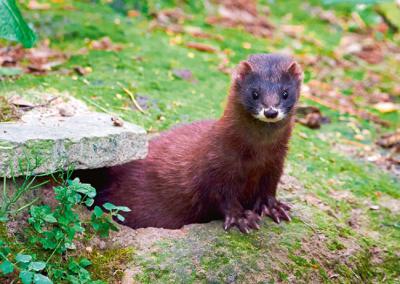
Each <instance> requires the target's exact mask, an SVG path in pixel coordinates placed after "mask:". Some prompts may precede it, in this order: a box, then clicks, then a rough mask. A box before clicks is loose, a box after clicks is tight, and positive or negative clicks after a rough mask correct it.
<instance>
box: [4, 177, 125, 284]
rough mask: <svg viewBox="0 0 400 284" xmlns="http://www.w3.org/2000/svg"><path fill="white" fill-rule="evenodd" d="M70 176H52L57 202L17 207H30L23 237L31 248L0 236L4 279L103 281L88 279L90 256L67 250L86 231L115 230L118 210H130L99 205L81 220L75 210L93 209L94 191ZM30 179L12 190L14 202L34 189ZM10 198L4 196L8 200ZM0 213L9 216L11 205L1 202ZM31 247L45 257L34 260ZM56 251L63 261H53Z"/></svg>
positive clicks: (103, 232) (43, 282)
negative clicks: (18, 246) (20, 247)
mask: <svg viewBox="0 0 400 284" xmlns="http://www.w3.org/2000/svg"><path fill="white" fill-rule="evenodd" d="M71 175H72V171H67V172H66V174H65V173H62V174H61V175H60V177H56V176H54V175H52V177H53V180H54V181H57V182H59V185H58V186H55V187H54V188H53V190H54V196H55V199H56V200H57V201H58V204H57V205H56V206H54V208H52V207H51V206H49V205H47V204H42V205H34V204H33V202H29V203H28V204H26V205H24V206H22V207H21V208H28V207H29V218H28V223H29V228H28V229H27V231H26V232H27V234H26V235H27V238H26V239H27V240H28V243H29V244H30V248H32V253H27V252H25V251H24V252H21V251H18V250H16V249H12V248H11V247H12V246H11V245H10V244H9V242H7V241H5V240H0V246H1V248H0V261H1V262H0V275H3V276H8V277H12V276H14V277H17V275H18V277H19V279H20V281H21V282H22V283H24V284H25V283H38V284H46V283H53V281H55V282H56V283H58V282H68V283H102V282H101V281H95V280H92V279H91V275H90V272H89V271H88V269H87V268H88V267H89V266H90V265H91V262H90V261H89V260H88V259H86V258H79V259H76V258H75V257H72V256H68V255H69V254H67V251H68V250H72V251H73V250H74V249H75V248H76V245H75V243H76V241H77V240H79V239H80V238H83V236H84V235H85V234H90V232H93V231H95V232H97V233H98V234H99V235H100V237H108V236H109V232H110V230H113V231H117V230H118V228H117V226H116V224H115V222H114V220H113V218H117V219H118V220H120V221H123V220H124V217H123V216H122V215H121V214H120V213H119V212H128V211H130V209H129V208H127V207H124V206H115V205H113V204H111V203H105V204H103V206H102V207H103V209H102V208H101V207H100V206H95V208H94V211H93V213H92V214H91V218H90V220H83V219H84V218H83V217H81V216H80V215H79V214H78V211H79V208H80V207H81V206H86V207H91V206H92V205H93V204H94V197H95V196H96V189H95V188H93V187H92V186H91V185H89V184H85V183H81V182H80V181H79V179H78V178H76V179H73V180H72V179H71ZM4 180H5V179H4ZM28 180H29V182H26V183H23V185H22V186H23V188H18V189H17V190H16V191H17V192H19V194H18V196H16V197H15V198H14V199H15V200H18V198H19V197H20V196H21V195H23V194H24V193H26V192H27V191H28V190H29V189H32V188H36V187H34V186H32V184H33V181H32V180H31V179H28ZM42 184H43V183H40V185H42ZM4 188H6V183H4ZM17 197H18V198H17ZM14 199H12V200H14ZM12 200H8V201H7V204H9V203H10V201H12ZM3 211H4V214H3V216H10V214H11V212H10V206H5V207H4V208H3ZM19 211H20V210H19ZM19 211H18V212H19ZM7 220H8V218H7V217H4V218H2V219H1V221H2V222H3V224H4V222H6V221H7ZM28 250H29V249H28ZM34 251H39V252H40V255H41V257H42V259H44V260H45V261H40V260H38V257H37V256H36V255H37V254H36V253H34ZM38 255H39V254H38ZM55 255H58V256H61V255H62V256H63V260H62V261H61V262H60V258H59V257H58V258H57V259H58V260H56V258H55V257H54V256H55ZM53 260H54V261H53ZM10 275H11V276H10Z"/></svg>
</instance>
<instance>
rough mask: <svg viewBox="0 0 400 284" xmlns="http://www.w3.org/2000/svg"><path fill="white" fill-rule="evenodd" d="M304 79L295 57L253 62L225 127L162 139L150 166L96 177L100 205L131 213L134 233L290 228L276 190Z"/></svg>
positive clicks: (230, 103)
mask: <svg viewBox="0 0 400 284" xmlns="http://www.w3.org/2000/svg"><path fill="white" fill-rule="evenodd" d="M302 76H303V75H302V70H301V67H300V65H299V64H298V63H297V62H295V61H294V60H293V59H292V58H291V57H289V56H286V55H280V54H255V55H251V56H249V57H248V59H247V60H246V61H242V62H240V63H239V64H238V66H237V67H236V69H235V71H234V72H233V75H232V83H231V87H230V92H229V95H228V100H227V104H226V107H225V110H224V112H223V115H222V117H221V118H220V119H218V120H208V121H199V122H194V123H191V124H186V125H182V126H178V127H176V128H173V129H171V130H169V131H166V132H164V133H161V134H160V135H159V136H157V137H155V138H153V139H151V140H150V141H149V153H148V156H147V157H146V158H145V159H142V160H136V161H132V162H129V163H127V164H124V165H120V166H115V167H111V168H108V169H102V172H97V173H96V174H95V176H97V186H98V187H99V188H101V190H100V192H99V196H98V197H97V199H96V203H98V204H102V203H104V202H112V203H114V204H121V205H126V206H128V207H129V208H130V209H131V212H129V213H126V214H125V217H126V219H125V221H124V222H123V223H124V224H125V225H128V226H130V227H132V228H142V227H160V228H170V229H177V228H181V227H182V226H183V225H186V224H191V223H204V222H209V221H211V220H215V219H223V220H224V225H223V226H224V229H225V230H229V229H230V228H232V227H237V228H238V229H239V230H240V231H242V232H244V233H248V232H249V231H250V230H251V229H258V228H259V226H260V224H259V222H260V220H261V217H262V216H269V217H271V218H272V219H273V220H274V221H275V222H277V223H279V222H280V221H281V220H286V221H290V216H289V210H290V206H288V205H287V204H285V203H283V202H280V201H278V200H277V198H276V190H277V185H278V182H279V180H280V177H281V175H282V172H283V168H284V160H285V157H286V153H287V150H288V141H289V138H290V135H291V131H292V128H293V124H294V112H295V106H296V103H297V101H298V99H299V94H300V87H301V82H302ZM99 178H100V179H99Z"/></svg>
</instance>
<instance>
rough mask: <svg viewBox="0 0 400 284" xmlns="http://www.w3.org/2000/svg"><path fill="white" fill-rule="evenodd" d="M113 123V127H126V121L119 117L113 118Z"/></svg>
mask: <svg viewBox="0 0 400 284" xmlns="http://www.w3.org/2000/svg"><path fill="white" fill-rule="evenodd" d="M111 121H112V123H113V125H114V126H116V127H122V126H124V121H123V120H122V119H120V118H119V117H116V116H113V117H111Z"/></svg>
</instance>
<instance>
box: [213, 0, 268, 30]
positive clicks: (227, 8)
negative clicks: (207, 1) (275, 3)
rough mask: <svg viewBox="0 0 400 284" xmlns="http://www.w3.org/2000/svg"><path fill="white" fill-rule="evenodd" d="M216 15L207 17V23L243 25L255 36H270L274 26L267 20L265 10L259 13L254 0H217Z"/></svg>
mask: <svg viewBox="0 0 400 284" xmlns="http://www.w3.org/2000/svg"><path fill="white" fill-rule="evenodd" d="M215 2H216V3H217V5H218V15H215V16H210V17H208V18H207V20H206V21H207V23H209V24H212V25H221V26H225V27H238V26H239V27H244V28H245V30H246V31H248V32H249V33H252V34H254V35H256V36H262V37H264V36H271V35H272V31H273V29H274V26H273V25H272V24H271V23H270V22H269V21H268V19H267V17H266V14H267V13H266V11H262V12H263V14H264V15H260V13H259V12H258V9H257V1H256V0H218V1H215Z"/></svg>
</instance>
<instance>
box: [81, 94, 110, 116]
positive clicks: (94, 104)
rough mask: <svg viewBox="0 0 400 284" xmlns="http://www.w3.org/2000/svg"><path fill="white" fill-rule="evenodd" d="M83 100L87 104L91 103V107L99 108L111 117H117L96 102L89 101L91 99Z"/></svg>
mask: <svg viewBox="0 0 400 284" xmlns="http://www.w3.org/2000/svg"><path fill="white" fill-rule="evenodd" d="M83 100H84V101H85V102H87V103H89V104H91V105H93V106H95V107H97V108H98V109H100V110H101V111H103V112H105V113H108V114H109V115H112V116H115V113H112V112H111V111H109V110H107V109H105V108H104V107H102V106H101V105H99V104H97V103H95V102H93V101H91V100H89V99H87V98H85V97H84V98H83Z"/></svg>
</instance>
